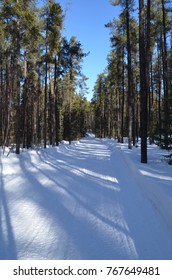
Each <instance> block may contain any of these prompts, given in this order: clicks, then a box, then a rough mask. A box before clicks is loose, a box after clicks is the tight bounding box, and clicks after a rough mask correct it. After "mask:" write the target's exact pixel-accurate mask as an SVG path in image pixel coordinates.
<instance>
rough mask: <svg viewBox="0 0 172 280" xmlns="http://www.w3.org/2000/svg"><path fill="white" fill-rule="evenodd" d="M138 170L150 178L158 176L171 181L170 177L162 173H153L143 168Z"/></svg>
mask: <svg viewBox="0 0 172 280" xmlns="http://www.w3.org/2000/svg"><path fill="white" fill-rule="evenodd" d="M140 172H141V173H142V174H143V175H145V176H149V177H152V178H156V179H157V178H158V179H162V180H167V181H172V177H169V176H163V175H160V174H159V173H158V174H153V173H151V172H148V171H145V170H140Z"/></svg>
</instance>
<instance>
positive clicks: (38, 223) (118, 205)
mask: <svg viewBox="0 0 172 280" xmlns="http://www.w3.org/2000/svg"><path fill="white" fill-rule="evenodd" d="M148 153H149V163H148V164H141V163H140V155H139V154H140V148H139V147H138V148H133V149H132V150H128V149H127V144H126V143H124V144H119V143H116V142H115V141H114V140H109V139H97V138H95V137H94V136H93V135H88V137H86V138H83V139H81V140H80V141H74V142H73V143H72V145H68V144H67V143H65V142H63V143H61V144H60V146H59V147H55V148H52V147H47V149H45V150H44V149H38V150H29V151H23V152H22V153H21V154H20V155H18V156H17V155H15V154H14V153H10V155H9V156H8V157H7V156H6V153H5V154H4V155H3V154H2V151H1V156H0V172H1V177H0V208H1V209H0V248H1V249H0V259H1V260H2V259H25V260H27V259H30V260H35V259H42V260H43V259H45V260H49V259H61V260H66V259H68V260H72V259H75V260H76V259H80V260H85V259H87V260H91V259H94V260H96V259H97V260H100V259H124V260H127V259H172V166H170V165H168V164H167V163H166V162H165V161H164V160H163V155H162V154H164V151H161V150H160V149H159V148H158V147H156V146H155V145H152V146H149V148H148Z"/></svg>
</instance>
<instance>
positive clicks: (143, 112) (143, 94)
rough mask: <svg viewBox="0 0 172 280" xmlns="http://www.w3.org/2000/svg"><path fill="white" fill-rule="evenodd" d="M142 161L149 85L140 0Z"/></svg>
mask: <svg viewBox="0 0 172 280" xmlns="http://www.w3.org/2000/svg"><path fill="white" fill-rule="evenodd" d="M139 56H140V135H141V162H142V163H147V87H146V46H145V15H144V1H143V0H139Z"/></svg>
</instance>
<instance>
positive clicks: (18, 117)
mask: <svg viewBox="0 0 172 280" xmlns="http://www.w3.org/2000/svg"><path fill="white" fill-rule="evenodd" d="M17 3H18V0H17ZM19 153H20V22H19V19H17V106H16V154H19Z"/></svg>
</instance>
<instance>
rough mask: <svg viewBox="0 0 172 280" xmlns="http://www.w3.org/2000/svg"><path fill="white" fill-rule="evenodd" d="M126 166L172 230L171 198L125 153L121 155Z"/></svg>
mask: <svg viewBox="0 0 172 280" xmlns="http://www.w3.org/2000/svg"><path fill="white" fill-rule="evenodd" d="M121 154H122V156H123V158H124V160H125V162H126V164H127V165H128V167H129V168H130V170H131V173H132V176H133V177H134V178H135V180H136V181H137V183H138V185H140V186H141V188H142V190H143V192H144V194H145V195H146V196H147V197H148V199H149V200H150V201H151V202H152V203H153V205H154V207H155V208H156V209H157V210H158V212H159V213H160V215H161V216H162V217H163V219H164V220H165V221H166V223H167V225H168V226H169V227H170V228H171V230H172V203H171V198H170V197H169V196H167V195H166V193H165V192H164V191H163V189H162V187H160V186H159V185H158V184H155V183H153V182H152V181H151V182H150V181H149V180H147V179H146V178H145V176H144V175H143V174H142V173H141V172H140V170H139V169H138V167H137V165H136V163H135V162H133V161H132V160H131V158H130V157H128V156H127V154H125V153H123V152H122V153H121Z"/></svg>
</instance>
